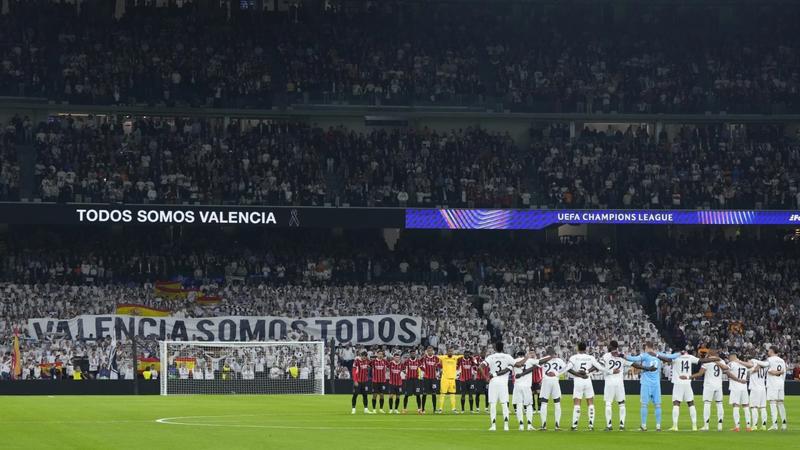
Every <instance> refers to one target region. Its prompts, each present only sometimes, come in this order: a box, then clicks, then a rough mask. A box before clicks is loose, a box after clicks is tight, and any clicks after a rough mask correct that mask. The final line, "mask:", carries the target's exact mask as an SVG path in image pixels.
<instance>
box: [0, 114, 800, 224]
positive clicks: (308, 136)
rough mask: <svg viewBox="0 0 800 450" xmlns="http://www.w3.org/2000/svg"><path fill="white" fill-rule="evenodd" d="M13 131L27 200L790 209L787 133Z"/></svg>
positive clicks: (797, 160) (134, 127)
mask: <svg viewBox="0 0 800 450" xmlns="http://www.w3.org/2000/svg"><path fill="white" fill-rule="evenodd" d="M20 120H21V119H20ZM29 126H30V125H29ZM20 133H23V134H26V135H30V136H31V138H32V139H33V141H34V143H35V144H34V147H35V151H36V158H35V166H34V167H32V171H33V173H34V177H35V183H36V185H35V190H34V197H35V198H37V199H41V200H43V201H59V202H64V201H74V202H88V203H92V202H94V203H120V202H123V203H156V204H165V203H166V204H174V203H177V204H180V203H212V204H240V205H250V204H269V205H304V206H323V205H325V206H327V205H332V206H346V205H349V206H375V207H380V206H429V207H430V206H437V205H447V206H451V207H501V208H508V207H516V208H529V207H548V208H619V209H628V208H644V209H660V208H672V209H687V208H688V209H691V208H710V209H722V208H743V209H794V208H798V207H800V186H798V183H800V181H798V180H800V176H798V173H800V136H797V134H796V133H794V134H792V133H788V134H787V130H785V129H784V128H783V127H781V126H766V125H763V126H762V125H751V126H748V127H743V126H742V127H730V128H729V127H725V126H718V125H709V126H682V127H678V128H675V129H674V130H671V132H670V133H668V132H667V131H666V130H662V131H661V132H659V133H658V135H655V133H653V131H652V130H648V129H646V128H644V127H633V126H629V127H627V128H622V129H615V128H608V129H604V130H598V129H594V128H588V127H587V128H585V129H583V130H581V131H580V132H578V134H577V135H576V136H574V137H572V138H570V136H569V131H568V130H567V129H565V128H564V127H562V126H558V125H551V126H546V127H534V128H531V130H530V143H529V144H527V148H526V149H523V146H522V145H520V144H518V143H516V142H515V141H514V140H513V139H512V138H511V137H510V136H509V135H508V134H507V133H498V132H490V131H487V130H483V129H480V128H466V129H459V130H450V131H437V130H432V129H428V128H423V129H414V128H402V129H394V130H374V131H370V132H367V133H364V132H356V131H353V130H349V129H346V128H344V127H336V128H328V129H322V128H319V127H316V126H314V125H309V124H306V123H298V122H285V121H265V120H262V121H253V122H245V121H236V120H234V121H232V122H230V123H228V125H227V126H223V125H222V122H220V121H212V120H205V119H174V120H172V119H169V120H167V119H159V118H155V119H154V118H150V119H146V118H138V119H131V120H125V121H124V122H122V123H108V122H106V121H103V120H100V118H99V117H92V116H88V117H85V118H84V117H81V118H73V117H64V118H62V119H61V120H55V121H52V122H50V123H40V124H38V125H36V126H32V127H31V129H30V130H28V128H24V129H23V130H22V131H20ZM9 167H10V169H9V170H15V167H16V166H13V165H12V166H9ZM16 171H17V172H18V171H19V169H18V168H17V169H16ZM16 178H18V176H17V177H16ZM9 192H11V190H9Z"/></svg>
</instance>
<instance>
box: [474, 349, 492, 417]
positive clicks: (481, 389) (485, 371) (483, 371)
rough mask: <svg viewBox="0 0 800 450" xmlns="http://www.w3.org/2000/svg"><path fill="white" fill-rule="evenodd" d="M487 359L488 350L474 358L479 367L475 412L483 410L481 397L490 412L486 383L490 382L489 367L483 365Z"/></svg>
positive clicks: (476, 379)
mask: <svg viewBox="0 0 800 450" xmlns="http://www.w3.org/2000/svg"><path fill="white" fill-rule="evenodd" d="M485 357H486V350H484V351H482V352H481V354H480V355H475V358H473V360H474V361H475V365H476V366H477V368H476V370H475V410H476V411H478V412H480V410H481V395H483V396H484V399H485V400H486V411H489V391H487V389H486V383H487V382H488V381H489V367H487V366H486V365H484V364H481V363H482V362H483V359H484V358H485Z"/></svg>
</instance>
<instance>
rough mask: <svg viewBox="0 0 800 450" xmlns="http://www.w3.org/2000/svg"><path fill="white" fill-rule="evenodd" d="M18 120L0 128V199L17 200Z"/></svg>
mask: <svg viewBox="0 0 800 450" xmlns="http://www.w3.org/2000/svg"><path fill="white" fill-rule="evenodd" d="M21 126H22V123H21V121H19V120H16V121H13V122H9V123H8V125H7V126H5V127H3V128H2V129H0V201H8V200H11V201H15V200H19V193H20V191H19V175H20V168H19V163H18V161H17V158H18V156H17V148H16V138H15V136H16V133H17V128H18V127H21Z"/></svg>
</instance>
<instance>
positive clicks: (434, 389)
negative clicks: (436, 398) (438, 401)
mask: <svg viewBox="0 0 800 450" xmlns="http://www.w3.org/2000/svg"><path fill="white" fill-rule="evenodd" d="M423 381H424V383H423V384H424V385H425V390H424V391H423V393H425V394H438V393H439V380H432V379H430V378H426V379H425V380H423Z"/></svg>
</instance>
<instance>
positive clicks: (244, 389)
mask: <svg viewBox="0 0 800 450" xmlns="http://www.w3.org/2000/svg"><path fill="white" fill-rule="evenodd" d="M159 353H160V362H161V370H160V371H159V372H160V373H159V377H160V387H161V395H193V394H238V395H261V394H324V393H325V343H324V342H320V341H303V342H300V341H269V342H266V341H264V342H262V341H251V342H216V341H211V342H209V341H161V342H160V351H159Z"/></svg>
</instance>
